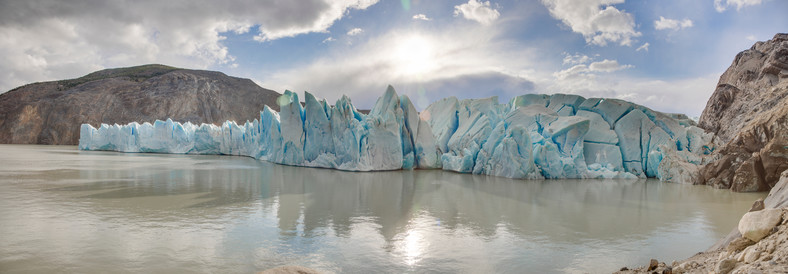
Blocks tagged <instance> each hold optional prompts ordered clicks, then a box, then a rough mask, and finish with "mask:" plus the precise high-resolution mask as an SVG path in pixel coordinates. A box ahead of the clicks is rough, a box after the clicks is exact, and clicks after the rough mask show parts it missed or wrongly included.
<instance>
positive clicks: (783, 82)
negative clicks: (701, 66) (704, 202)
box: [699, 33, 788, 191]
mask: <svg viewBox="0 0 788 274" xmlns="http://www.w3.org/2000/svg"><path fill="white" fill-rule="evenodd" d="M699 126H700V127H701V128H704V129H706V130H707V131H711V132H714V133H715V134H716V136H717V137H716V138H717V140H716V142H717V144H718V146H719V147H720V149H719V150H718V151H716V152H715V154H714V155H712V158H711V159H713V161H711V163H709V164H707V165H706V166H705V167H703V168H702V169H701V176H700V177H702V178H701V182H699V183H702V184H707V185H712V186H715V187H718V188H731V189H732V190H734V191H765V190H769V189H770V188H772V187H774V185H775V184H776V183H777V181H778V180H779V178H780V173H781V172H782V171H784V170H786V169H788V33H779V34H777V35H775V36H774V38H773V39H771V40H769V41H765V42H757V43H755V45H753V46H752V48H750V49H748V50H745V51H742V52H740V53H739V54H738V55H736V58H735V59H734V60H733V63H732V64H731V66H730V67H729V68H728V70H726V71H725V73H723V74H722V76H721V77H720V81H719V83H718V84H717V88H716V90H715V91H714V93H713V94H712V96H711V98H709V101H708V103H707V104H706V108H705V109H704V110H703V114H702V115H701V117H700V121H699Z"/></svg>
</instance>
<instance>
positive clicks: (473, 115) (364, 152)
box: [79, 86, 714, 183]
mask: <svg viewBox="0 0 788 274" xmlns="http://www.w3.org/2000/svg"><path fill="white" fill-rule="evenodd" d="M304 97H305V98H304V101H303V103H302V101H300V100H299V97H298V95H297V94H296V93H293V92H291V91H285V92H284V94H283V95H282V96H280V97H279V98H278V99H277V104H279V107H280V111H279V112H276V111H274V110H272V109H271V108H270V107H268V106H265V107H264V108H263V110H262V111H261V112H260V116H259V119H255V120H254V121H246V122H245V123H244V124H238V123H236V122H235V121H226V122H225V123H223V124H222V125H221V126H217V125H213V124H201V125H195V124H192V123H189V122H186V123H179V122H175V121H172V120H171V119H168V120H166V121H161V120H157V121H155V122H154V123H153V124H151V123H148V122H145V123H142V124H140V123H137V122H132V123H129V124H126V125H117V124H115V125H107V124H101V125H100V126H99V127H98V128H95V127H93V126H92V125H89V124H82V126H81V128H80V139H79V149H80V150H109V151H120V152H149V153H180V154H217V155H239V156H249V157H253V158H256V159H260V160H264V161H269V162H273V163H278V164H284V165H293V166H305V167H320V168H332V169H339V170H348V171H375V170H398V169H444V170H449V171H455V172H460V173H472V174H483V175H491V176H501V177H508V178H517V179H542V178H547V179H554V178H638V177H641V178H643V177H652V178H660V179H663V180H668V181H677V182H683V183H691V182H692V179H693V178H692V174H694V173H693V171H695V170H696V169H697V165H698V164H700V161H701V160H700V159H701V158H702V157H703V155H707V154H709V153H710V152H711V151H712V150H713V149H714V145H713V143H712V138H713V135H712V134H710V133H706V132H704V131H703V130H702V129H700V128H698V127H697V126H695V124H694V122H692V121H691V120H690V119H688V118H687V117H686V116H684V115H680V114H666V113H661V112H657V111H654V110H651V109H649V108H647V107H645V106H641V105H637V104H634V103H631V102H627V101H623V100H619V99H605V98H588V99H586V98H584V97H582V96H579V95H572V94H554V95H542V94H525V95H521V96H517V97H514V98H513V99H511V100H510V101H509V102H508V103H499V102H498V98H497V97H490V98H483V99H463V100H459V99H457V98H456V97H448V98H444V99H441V100H439V101H436V102H434V103H432V104H431V105H429V106H428V107H427V108H426V109H424V110H423V111H421V112H418V111H417V110H416V107H415V106H414V105H413V103H412V102H411V100H410V99H409V98H408V97H407V96H405V95H398V94H397V92H396V91H395V90H394V88H393V87H391V86H389V87H388V88H387V89H386V91H385V93H384V94H383V95H382V96H381V97H380V98H378V100H377V101H376V103H375V105H374V107H373V108H372V109H371V110H370V112H369V114H363V113H361V112H359V111H358V110H357V109H356V108H355V107H354V106H353V104H352V103H351V100H350V98H348V97H347V96H342V98H340V99H339V100H337V101H336V103H335V104H334V105H330V104H328V103H327V102H326V100H325V99H323V100H318V99H317V98H315V97H314V96H313V95H312V94H310V93H309V92H305V93H304Z"/></svg>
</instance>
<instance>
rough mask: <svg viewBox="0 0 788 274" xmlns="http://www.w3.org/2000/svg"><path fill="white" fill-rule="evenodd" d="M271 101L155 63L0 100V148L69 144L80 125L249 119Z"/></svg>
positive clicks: (217, 76) (267, 94)
mask: <svg viewBox="0 0 788 274" xmlns="http://www.w3.org/2000/svg"><path fill="white" fill-rule="evenodd" d="M279 95H280V94H279V93H277V92H275V91H272V90H268V89H264V88H261V87H260V86H258V85H257V84H255V83H254V82H252V81H251V80H249V79H242V78H236V77H230V76H227V75H225V74H224V73H221V72H214V71H202V70H188V69H179V68H174V67H168V66H163V65H144V66H137V67H129V68H118V69H106V70H102V71H97V72H94V73H91V74H88V75H85V76H83V77H80V78H76V79H70V80H61V81H52V82H42V83H34V84H29V85H25V86H21V87H18V88H15V89H13V90H11V91H8V92H6V93H3V94H0V143H5V144H51V145H76V144H77V143H78V140H79V128H80V125H81V124H83V123H88V124H92V125H96V126H98V125H100V124H102V123H106V124H116V123H117V124H125V123H130V122H133V121H154V120H157V119H162V120H164V119H167V118H172V119H173V120H175V121H180V122H192V123H197V124H199V123H212V124H220V123H222V122H224V121H226V120H234V121H246V120H253V119H254V118H257V117H258V116H259V115H258V114H259V112H260V110H261V109H263V106H264V105H269V106H271V107H272V108H274V109H277V110H278V108H279V107H278V105H277V104H276V103H275V102H276V98H277V97H278V96H279Z"/></svg>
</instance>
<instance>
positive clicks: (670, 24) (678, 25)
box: [654, 16, 692, 30]
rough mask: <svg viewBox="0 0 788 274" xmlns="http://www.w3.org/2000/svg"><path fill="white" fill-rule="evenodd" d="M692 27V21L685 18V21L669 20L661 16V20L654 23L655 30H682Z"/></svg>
mask: <svg viewBox="0 0 788 274" xmlns="http://www.w3.org/2000/svg"><path fill="white" fill-rule="evenodd" d="M689 27H692V20H690V19H687V18H684V20H676V19H668V18H665V17H662V16H660V17H659V20H655V21H654V29H656V30H666V29H669V30H680V29H686V28H689Z"/></svg>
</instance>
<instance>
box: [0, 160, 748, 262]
mask: <svg viewBox="0 0 788 274" xmlns="http://www.w3.org/2000/svg"><path fill="white" fill-rule="evenodd" d="M761 196H763V194H737V193H731V192H729V191H724V190H714V189H711V188H707V187H698V186H684V185H676V184H665V183H660V182H658V181H620V180H565V181H561V180H549V181H519V180H510V179H505V178H495V177H487V176H474V175H465V174H456V173H451V172H444V171H392V172H368V173H354V172H343V171H336V170H327V169H314V168H299V167H288V166H280V165H274V164H269V163H265V162H260V161H257V160H254V159H251V158H244V157H221V156H184V155H160V154H122V153H113V152H82V151H77V150H76V148H75V147H62V146H14V145H2V146H0V235H2V237H0V270H3V272H6V271H10V272H49V271H55V272H82V273H84V272H108V271H111V272H121V273H122V272H148V273H149V272H246V273H248V272H254V271H259V270H262V269H267V268H271V267H275V266H279V265H285V264H295V265H303V266H308V267H312V268H316V269H320V270H324V271H327V272H357V273H370V272H380V271H384V272H433V271H435V272H530V273H534V272H610V271H614V270H617V269H618V268H620V267H621V266H624V265H637V264H644V263H645V262H647V261H648V259H650V258H661V259H662V260H667V261H670V260H672V259H678V258H681V257H687V256H689V255H692V254H693V253H695V252H697V251H700V250H703V249H705V248H706V247H708V246H710V245H711V244H712V243H713V242H714V241H715V240H716V239H717V238H720V237H722V236H723V235H724V234H726V233H727V232H728V231H730V229H731V228H732V227H733V226H734V225H735V223H736V221H737V219H738V216H741V214H743V213H744V212H745V211H746V210H747V209H748V208H749V205H750V204H751V203H752V201H753V200H755V199H757V198H759V197H761Z"/></svg>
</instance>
